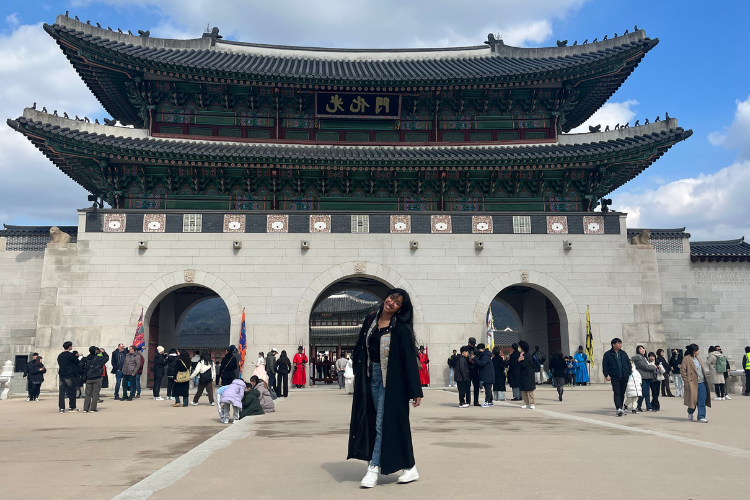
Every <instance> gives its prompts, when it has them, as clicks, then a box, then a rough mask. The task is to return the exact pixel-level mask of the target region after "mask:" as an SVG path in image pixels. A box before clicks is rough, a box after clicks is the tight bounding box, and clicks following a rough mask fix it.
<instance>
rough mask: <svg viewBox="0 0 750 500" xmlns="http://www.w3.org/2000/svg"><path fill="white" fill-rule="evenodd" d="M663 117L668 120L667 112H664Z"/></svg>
mask: <svg viewBox="0 0 750 500" xmlns="http://www.w3.org/2000/svg"><path fill="white" fill-rule="evenodd" d="M664 119H665V120H667V121H669V113H667V112H664Z"/></svg>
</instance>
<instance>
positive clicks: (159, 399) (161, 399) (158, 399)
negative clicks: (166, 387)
mask: <svg viewBox="0 0 750 500" xmlns="http://www.w3.org/2000/svg"><path fill="white" fill-rule="evenodd" d="M154 400H156V401H164V398H154Z"/></svg>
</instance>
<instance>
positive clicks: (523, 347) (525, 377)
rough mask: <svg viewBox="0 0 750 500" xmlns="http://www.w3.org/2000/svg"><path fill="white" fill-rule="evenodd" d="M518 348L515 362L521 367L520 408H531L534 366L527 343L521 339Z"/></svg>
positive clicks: (532, 404)
mask: <svg viewBox="0 0 750 500" xmlns="http://www.w3.org/2000/svg"><path fill="white" fill-rule="evenodd" d="M518 348H519V349H520V352H521V354H520V355H519V356H518V362H517V363H518V366H519V368H520V369H521V376H520V378H519V385H520V388H521V397H522V398H523V406H521V408H530V409H532V410H533V409H534V390H535V389H536V379H535V377H534V374H535V373H536V367H535V366H534V360H533V359H531V354H529V343H528V342H526V341H525V340H522V341H520V342H519V343H518Z"/></svg>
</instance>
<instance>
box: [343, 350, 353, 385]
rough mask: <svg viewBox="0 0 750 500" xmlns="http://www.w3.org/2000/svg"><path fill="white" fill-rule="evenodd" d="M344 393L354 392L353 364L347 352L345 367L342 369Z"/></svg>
mask: <svg viewBox="0 0 750 500" xmlns="http://www.w3.org/2000/svg"><path fill="white" fill-rule="evenodd" d="M344 393H345V394H354V364H353V363H352V358H351V357H350V356H349V355H348V354H347V356H346V368H345V369H344Z"/></svg>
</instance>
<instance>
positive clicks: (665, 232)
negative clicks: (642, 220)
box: [628, 227, 692, 245]
mask: <svg viewBox="0 0 750 500" xmlns="http://www.w3.org/2000/svg"><path fill="white" fill-rule="evenodd" d="M646 229H648V230H649V231H651V238H666V239H670V238H674V239H685V238H687V239H689V238H690V233H686V232H685V228H684V227H678V228H676V229H649V228H640V229H638V228H634V227H632V228H631V227H629V228H628V239H630V238H632V237H633V236H637V235H639V234H641V233H642V232H643V231H644V230H646ZM691 245H692V243H691Z"/></svg>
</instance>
